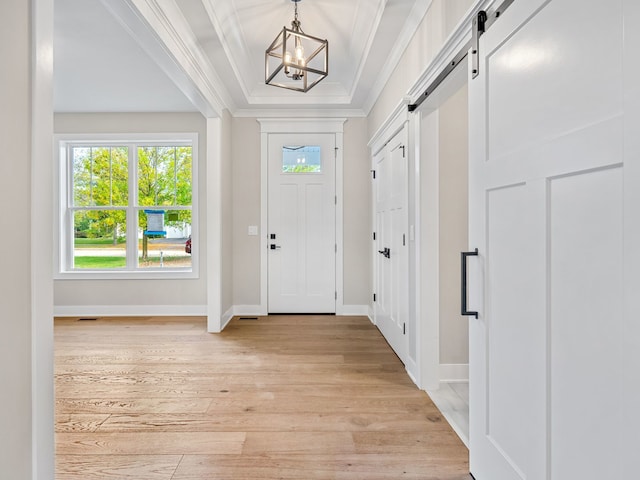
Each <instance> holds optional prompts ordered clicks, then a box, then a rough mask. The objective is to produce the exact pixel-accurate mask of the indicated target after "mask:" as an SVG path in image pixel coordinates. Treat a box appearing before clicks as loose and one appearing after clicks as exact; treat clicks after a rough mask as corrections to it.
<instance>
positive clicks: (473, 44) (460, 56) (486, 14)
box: [408, 0, 515, 112]
mask: <svg viewBox="0 0 640 480" xmlns="http://www.w3.org/2000/svg"><path fill="white" fill-rule="evenodd" d="M514 1H515V0H505V1H504V2H502V3H501V4H500V5H499V6H498V7H497V8H496V9H495V10H492V9H489V10H488V11H485V10H480V11H478V13H477V14H476V15H475V17H474V19H473V25H472V31H471V40H469V41H468V42H467V43H465V45H464V46H463V47H462V48H461V49H460V50H458V53H457V54H456V55H455V56H454V57H453V58H452V59H451V61H450V62H449V63H448V64H447V65H446V66H445V67H444V68H443V69H442V71H441V72H440V73H439V74H438V76H436V78H435V79H434V80H433V81H432V82H431V83H430V84H429V86H428V87H427V88H426V89H425V91H424V93H422V95H420V96H419V97H418V98H417V99H416V100H415V102H414V103H411V104H409V105H408V108H409V111H410V112H413V111H414V110H416V109H417V108H418V107H419V106H420V105H421V104H422V102H424V101H425V100H426V99H427V97H429V96H430V95H431V94H432V93H433V92H434V91H435V90H436V88H438V86H439V85H440V84H441V83H442V82H443V81H444V80H445V78H447V77H448V76H449V74H450V73H451V72H453V71H454V70H455V68H456V67H457V66H458V64H460V62H462V61H463V60H464V59H465V58H466V57H467V54H468V53H469V51H471V57H472V58H471V65H472V68H471V71H472V77H473V78H476V77H477V76H478V74H479V73H480V65H479V63H480V60H479V51H480V50H479V45H480V37H481V36H482V34H483V33H485V32H486V31H487V30H488V29H489V27H490V26H491V25H493V23H494V22H495V21H496V20H497V19H498V17H500V15H502V14H503V13H504V11H505V10H506V9H507V8H509V6H510V5H511V4H512V3H513V2H514Z"/></svg>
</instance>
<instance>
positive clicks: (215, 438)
mask: <svg viewBox="0 0 640 480" xmlns="http://www.w3.org/2000/svg"><path fill="white" fill-rule="evenodd" d="M245 438H246V435H245V434H244V433H242V432H135V433H131V432H117V433H104V432H94V433H92V434H91V435H87V434H83V433H59V434H58V435H57V439H58V443H57V445H56V453H57V454H59V455H124V454H129V455H184V454H190V455H212V454H238V453H240V452H241V451H242V447H243V445H244V442H245Z"/></svg>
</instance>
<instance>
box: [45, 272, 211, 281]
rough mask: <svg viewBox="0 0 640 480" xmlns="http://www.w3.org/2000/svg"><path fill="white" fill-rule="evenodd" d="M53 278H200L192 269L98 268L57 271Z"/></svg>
mask: <svg viewBox="0 0 640 480" xmlns="http://www.w3.org/2000/svg"><path fill="white" fill-rule="evenodd" d="M53 278H54V280H190V279H197V278H200V276H199V275H198V272H197V271H195V270H194V269H185V270H178V269H175V270H161V269H157V270H151V269H149V270H147V271H125V270H118V271H113V272H105V271H98V270H82V271H79V270H72V271H63V272H57V273H56V274H55V275H54V277H53Z"/></svg>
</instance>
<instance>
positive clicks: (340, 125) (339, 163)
mask: <svg viewBox="0 0 640 480" xmlns="http://www.w3.org/2000/svg"><path fill="white" fill-rule="evenodd" d="M257 120H258V123H260V240H261V241H260V314H261V315H267V313H268V292H267V285H268V282H269V280H268V278H269V277H268V263H267V244H268V240H269V239H268V237H267V235H268V232H267V227H268V208H267V207H268V192H267V188H268V185H269V180H268V160H269V135H270V134H272V133H291V134H298V133H332V134H335V136H336V148H337V152H336V172H335V175H336V184H335V186H336V196H337V202H336V245H337V248H338V251H337V252H336V293H337V298H336V315H344V314H345V309H344V280H343V271H344V254H343V252H344V248H343V247H344V239H343V197H344V195H343V190H344V188H343V187H344V178H343V154H344V123H345V122H346V121H347V119H346V118H258V119H257Z"/></svg>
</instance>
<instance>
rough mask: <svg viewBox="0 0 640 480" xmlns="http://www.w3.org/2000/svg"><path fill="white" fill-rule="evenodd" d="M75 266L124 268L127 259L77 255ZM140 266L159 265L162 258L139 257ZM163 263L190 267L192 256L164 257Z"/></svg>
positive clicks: (166, 265)
mask: <svg viewBox="0 0 640 480" xmlns="http://www.w3.org/2000/svg"><path fill="white" fill-rule="evenodd" d="M73 262H74V266H75V268H95V269H108V268H124V267H126V266H127V260H126V258H124V257H75V258H74V260H73ZM139 263H140V267H142V268H144V267H159V266H160V259H159V258H158V257H153V258H150V259H148V260H146V261H144V260H142V259H139ZM163 265H164V266H165V267H190V266H191V257H185V256H181V257H164V259H163Z"/></svg>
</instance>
